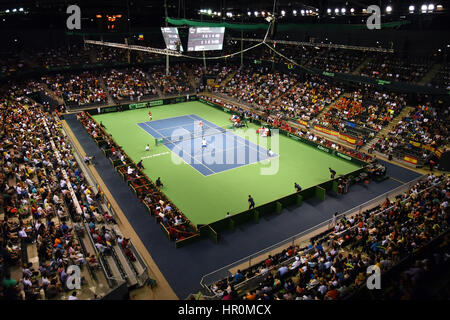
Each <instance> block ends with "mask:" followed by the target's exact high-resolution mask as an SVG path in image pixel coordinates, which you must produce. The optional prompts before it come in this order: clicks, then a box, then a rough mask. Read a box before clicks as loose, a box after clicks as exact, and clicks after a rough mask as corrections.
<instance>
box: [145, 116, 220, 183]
mask: <svg viewBox="0 0 450 320" xmlns="http://www.w3.org/2000/svg"><path fill="white" fill-rule="evenodd" d="M143 124H145V125H146V126H147V127H149V128H150V129H153V130H155V131H156V132H157V133H158V134H161V133H160V132H159V131H158V130H156V129H154V128H152V127H150V126H149V125H147V124H146V123H145V122H144V123H143ZM138 127H140V126H138ZM144 131H145V130H144ZM145 132H147V131H145ZM147 133H149V132H147ZM152 137H153V136H152ZM153 138H155V137H153ZM155 139H157V138H155ZM170 144H172V145H173V146H174V147H178V146H177V145H175V144H173V143H170ZM164 147H165V148H167V149H168V150H169V151H170V152H172V153H174V154H175V155H176V156H177V157H178V158H180V159H181V160H183V162H184V163H186V164H187V165H189V166H191V167H192V168H194V169H195V170H196V171H197V172H198V173H200V174H201V175H202V176H205V175H204V174H203V173H201V172H200V171H198V170H197V169H196V168H195V167H194V166H193V165H191V164H190V163H187V162H186V160H184V159H183V158H182V157H180V156H179V155H178V154H176V153H175V152H173V151H172V149H169V148H168V147H167V146H166V145H164ZM181 151H183V149H181ZM189 156H190V157H191V159H192V156H191V155H190V154H189ZM192 160H194V159H192ZM200 164H201V165H202V166H204V167H205V168H206V169H208V170H209V171H211V172H214V171H212V170H211V169H209V168H208V167H207V166H205V165H204V164H203V163H200Z"/></svg>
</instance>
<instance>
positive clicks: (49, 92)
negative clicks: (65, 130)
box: [41, 82, 64, 105]
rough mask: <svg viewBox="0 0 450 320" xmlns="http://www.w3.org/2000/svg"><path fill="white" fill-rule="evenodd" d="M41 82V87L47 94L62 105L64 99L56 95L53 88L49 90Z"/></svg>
mask: <svg viewBox="0 0 450 320" xmlns="http://www.w3.org/2000/svg"><path fill="white" fill-rule="evenodd" d="M41 83H42V88H44V91H45V92H46V93H47V95H49V96H50V97H51V98H52V99H54V100H56V102H58V104H60V105H63V104H64V99H63V98H61V97H58V96H57V95H56V94H55V93H54V92H53V90H51V89H50V88H49V87H48V86H47V84H45V83H43V82H41Z"/></svg>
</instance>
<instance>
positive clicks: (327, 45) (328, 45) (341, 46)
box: [227, 37, 394, 53]
mask: <svg viewBox="0 0 450 320" xmlns="http://www.w3.org/2000/svg"><path fill="white" fill-rule="evenodd" d="M227 39H228V40H234V41H248V42H262V41H263V39H252V38H236V37H230V38H227ZM265 42H270V43H274V42H276V43H277V44H287V45H294V46H308V47H323V48H335V49H349V50H359V51H371V52H387V53H394V49H385V48H377V47H360V46H348V45H344V44H332V43H314V42H300V41H290V40H270V39H266V40H265Z"/></svg>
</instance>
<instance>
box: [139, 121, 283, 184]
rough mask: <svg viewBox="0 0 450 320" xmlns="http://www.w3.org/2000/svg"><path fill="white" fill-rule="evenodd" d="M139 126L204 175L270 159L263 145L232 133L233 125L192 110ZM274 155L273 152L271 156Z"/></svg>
mask: <svg viewBox="0 0 450 320" xmlns="http://www.w3.org/2000/svg"><path fill="white" fill-rule="evenodd" d="M199 123H202V126H201V127H200V126H199ZM138 126H139V127H141V128H142V129H143V130H145V131H146V132H147V133H149V134H150V135H151V136H153V137H154V138H155V139H156V140H158V141H160V143H163V144H164V145H165V146H166V147H167V148H169V149H170V150H171V151H172V152H173V153H175V154H176V155H177V156H179V157H180V158H181V159H183V161H184V162H186V163H187V164H189V165H190V166H191V167H192V168H194V169H195V170H197V171H198V172H199V173H201V174H202V175H204V176H209V175H212V174H216V173H219V172H223V171H226V170H230V169H234V168H239V167H242V166H245V165H248V164H252V163H255V162H258V161H263V160H267V159H269V155H268V150H267V149H266V148H264V147H262V146H260V145H257V144H255V143H253V142H251V141H249V140H246V139H244V138H243V137H240V136H238V135H235V134H234V133H233V126H232V125H231V126H228V127H227V128H222V127H219V126H218V125H216V124H214V123H212V122H210V121H207V120H205V119H203V118H201V117H199V116H198V115H195V114H190V115H185V116H179V117H173V118H168V119H162V120H154V121H147V122H141V123H138ZM203 138H204V139H205V140H206V142H207V146H206V147H205V148H204V147H203V146H202V140H203ZM276 157H278V154H276V153H274V154H273V155H271V156H270V158H276Z"/></svg>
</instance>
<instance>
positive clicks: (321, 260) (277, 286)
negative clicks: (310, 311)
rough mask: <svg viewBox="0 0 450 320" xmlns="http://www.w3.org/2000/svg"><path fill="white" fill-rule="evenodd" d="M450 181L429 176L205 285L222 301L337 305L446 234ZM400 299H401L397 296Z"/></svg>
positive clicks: (444, 177) (449, 216)
mask: <svg viewBox="0 0 450 320" xmlns="http://www.w3.org/2000/svg"><path fill="white" fill-rule="evenodd" d="M449 187H450V178H449V177H447V176H444V175H443V176H433V175H429V176H428V177H427V178H426V179H424V180H422V181H419V182H417V183H416V184H415V185H414V186H412V187H411V188H410V189H409V190H408V191H406V192H404V193H403V194H401V195H398V196H397V197H396V198H395V199H393V200H389V199H386V201H385V202H384V203H383V204H382V205H380V206H378V207H376V208H374V209H370V210H367V211H364V212H362V213H358V214H355V215H354V216H350V217H341V218H340V219H339V220H337V221H336V222H335V225H334V226H333V227H332V228H331V229H330V230H328V231H325V232H323V233H321V234H319V235H318V236H316V237H314V238H313V239H312V240H311V243H310V244H309V245H308V246H306V247H302V248H300V247H299V246H295V247H292V246H291V247H289V248H287V249H284V250H282V251H281V252H280V253H278V254H276V255H269V256H268V258H267V259H266V260H264V261H262V262H261V263H259V264H256V265H254V266H251V267H249V268H247V269H246V270H242V271H241V270H237V272H236V273H235V274H234V275H233V276H231V277H228V278H224V279H222V280H220V281H218V282H216V283H215V284H213V285H211V290H212V291H213V292H214V293H215V294H216V295H217V296H218V297H219V298H220V299H222V300H238V299H244V300H339V299H345V298H346V297H348V296H349V295H351V294H352V293H354V292H355V291H356V290H358V289H359V288H361V287H362V286H364V285H365V283H366V279H367V273H366V270H367V267H369V266H371V265H376V266H377V267H379V268H380V270H381V272H386V271H388V270H389V269H391V268H392V267H393V266H395V265H396V264H397V263H399V262H400V261H401V260H402V259H404V258H405V257H408V256H410V255H412V254H414V252H415V251H416V250H417V249H419V248H421V247H423V246H424V245H426V244H427V243H429V242H430V241H431V240H433V239H434V238H436V237H437V236H439V235H440V234H441V233H443V232H445V231H447V230H448V227H449V222H450V212H449V207H448V200H449V198H450V193H449V192H448V190H449ZM400 298H401V296H400Z"/></svg>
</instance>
